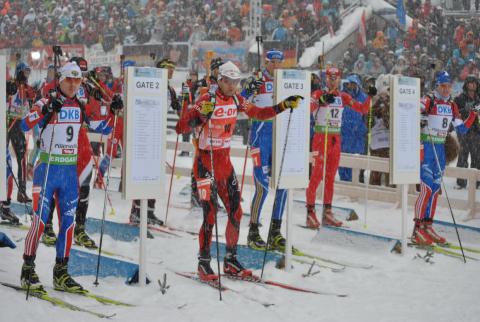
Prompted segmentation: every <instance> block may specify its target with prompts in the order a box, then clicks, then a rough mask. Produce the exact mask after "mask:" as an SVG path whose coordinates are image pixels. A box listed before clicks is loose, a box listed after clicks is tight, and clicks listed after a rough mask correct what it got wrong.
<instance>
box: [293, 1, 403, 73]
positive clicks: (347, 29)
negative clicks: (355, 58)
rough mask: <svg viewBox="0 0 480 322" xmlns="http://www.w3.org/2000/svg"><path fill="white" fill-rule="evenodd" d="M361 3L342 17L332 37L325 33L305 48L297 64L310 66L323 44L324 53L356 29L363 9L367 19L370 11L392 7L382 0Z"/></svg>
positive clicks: (320, 52)
mask: <svg viewBox="0 0 480 322" xmlns="http://www.w3.org/2000/svg"><path fill="white" fill-rule="evenodd" d="M363 3H364V4H365V6H361V7H358V8H356V9H355V10H353V11H352V12H351V13H350V14H349V15H347V16H346V17H345V18H344V19H343V21H342V26H341V27H340V29H339V30H337V31H336V33H335V35H334V36H333V37H332V36H330V34H327V35H325V36H323V37H322V38H321V39H320V41H317V42H316V43H315V44H314V45H313V46H312V47H309V48H307V49H305V51H304V52H303V54H302V57H300V59H299V61H298V64H299V66H300V67H302V68H307V67H309V66H311V65H312V64H314V63H315V62H316V60H317V57H318V56H319V55H321V54H322V48H323V46H325V53H327V52H328V51H329V50H330V49H332V48H334V47H335V46H336V45H337V44H339V43H340V42H342V41H343V40H344V39H345V38H346V37H348V36H349V35H350V34H352V33H353V32H355V31H357V30H358V26H359V25H360V21H361V18H362V13H363V11H365V14H366V18H367V20H368V19H369V18H370V16H371V15H372V11H373V12H374V11H378V10H381V9H394V7H393V6H392V5H391V4H389V3H387V2H386V1H383V0H367V1H363ZM411 22H412V19H411V18H410V17H409V16H407V25H410V24H411Z"/></svg>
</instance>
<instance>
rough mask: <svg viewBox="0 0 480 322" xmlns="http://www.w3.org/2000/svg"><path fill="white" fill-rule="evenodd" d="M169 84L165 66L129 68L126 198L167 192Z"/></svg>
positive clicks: (126, 111) (155, 195)
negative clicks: (166, 162) (166, 156)
mask: <svg viewBox="0 0 480 322" xmlns="http://www.w3.org/2000/svg"><path fill="white" fill-rule="evenodd" d="M167 87H168V77H167V70H166V69H158V68H150V67H128V68H127V69H126V84H125V88H126V108H125V113H124V115H125V117H124V122H125V123H124V127H125V131H124V138H123V139H124V142H125V149H124V157H123V167H122V171H123V177H124V179H125V180H124V181H123V198H124V199H151V198H159V197H160V196H161V194H162V193H163V192H164V187H165V182H166V181H165V168H164V167H165V151H166V133H167V132H166V121H167V109H168V104H167V93H168V89H167Z"/></svg>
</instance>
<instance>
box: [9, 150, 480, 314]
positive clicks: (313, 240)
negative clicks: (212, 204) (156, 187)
mask: <svg viewBox="0 0 480 322" xmlns="http://www.w3.org/2000/svg"><path fill="white" fill-rule="evenodd" d="M171 157H172V154H171V151H170V155H169V156H168V157H167V160H171ZM177 162H178V163H177V164H179V165H182V166H187V165H189V164H191V163H190V162H191V159H190V158H185V157H183V158H178V159H177ZM234 164H235V167H236V171H237V173H241V164H242V160H240V159H236V160H235V162H234ZM247 173H249V172H247ZM114 175H115V176H118V175H119V173H118V170H115V173H114ZM113 181H114V182H115V180H113ZM188 183H189V178H185V177H182V178H175V179H174V192H173V201H172V204H173V205H174V207H172V208H171V210H170V213H169V218H168V225H169V226H172V227H178V228H184V229H187V230H193V231H197V230H198V229H199V227H200V223H201V218H202V215H201V213H199V212H192V213H190V212H189V211H188V210H186V209H183V208H181V207H180V206H182V205H185V204H186V201H188V196H183V195H181V194H180V191H181V190H182V189H183V188H184V187H185V186H186V185H188ZM452 186H453V182H449V190H451V191H453V189H451V188H452ZM463 191H465V190H463ZM452 193H453V192H452ZM456 193H461V192H460V191H456ZM465 193H466V192H465ZM14 195H15V192H14ZM251 196H252V190H251V186H249V185H248V186H246V187H245V192H244V199H245V202H244V209H245V211H246V212H249V206H248V204H249V201H250V200H251ZM111 198H112V201H113V204H114V207H115V215H114V216H110V215H107V219H108V220H112V221H116V222H126V221H128V213H129V211H130V202H128V201H125V200H122V199H121V195H120V194H119V193H117V192H111ZM294 198H295V199H304V191H302V190H298V191H295V193H294ZM334 204H335V205H336V206H339V207H348V208H353V209H355V210H356V212H357V214H358V215H359V216H360V219H359V220H358V221H354V222H348V223H347V225H348V226H349V227H350V228H352V229H356V230H360V231H364V232H370V233H375V234H380V235H386V236H393V237H399V236H400V210H399V209H395V208H394V206H393V205H392V204H388V203H382V202H369V204H368V221H367V228H364V225H363V223H364V204H363V201H356V202H353V201H351V200H350V199H349V198H348V197H345V196H338V195H337V196H336V197H335V199H334ZM157 205H158V208H157V212H156V213H157V215H158V216H159V217H160V218H163V217H164V214H165V212H164V206H165V200H164V199H159V200H158V203H157ZM271 207H272V199H271V196H269V198H268V199H267V203H266V205H265V208H264V211H263V215H262V222H263V227H262V228H261V234H262V236H263V237H264V239H265V238H266V235H267V229H268V222H269V221H268V218H269V217H270V214H271ZM102 208H103V194H102V192H101V191H99V190H96V189H93V190H92V196H91V201H90V209H89V213H88V216H90V217H95V218H101V216H102V213H101V212H102ZM455 214H456V216H457V219H458V221H459V222H461V219H462V218H464V217H465V215H466V211H460V210H455ZM409 215H410V217H412V216H413V209H409ZM437 218H438V219H441V220H446V221H450V215H449V212H448V210H447V209H438V211H437ZM22 220H23V218H22ZM248 220H249V218H248V217H245V218H243V220H242V225H241V232H240V240H239V242H240V244H246V234H247V231H248V227H247V225H248ZM293 221H294V223H295V224H304V221H305V208H304V205H303V204H302V203H294V207H293ZM411 223H412V222H411V221H410V219H409V229H410V225H411ZM462 223H463V222H462ZM225 224H226V217H225V216H224V215H221V216H219V227H220V229H219V231H220V233H221V234H222V235H224V227H225ZM468 224H469V225H474V226H477V227H480V220H473V221H469V222H468ZM0 229H1V230H2V231H3V232H5V233H7V234H8V235H9V236H10V237H12V239H13V240H14V241H15V242H16V243H17V245H18V247H17V248H16V249H14V250H11V249H5V248H3V249H0V259H1V260H0V281H7V282H12V283H18V281H19V275H20V267H21V264H22V259H21V257H22V252H23V243H24V238H25V235H26V231H24V230H19V229H13V228H8V227H4V226H1V227H0ZM293 233H294V237H293V244H294V245H295V246H296V247H298V248H300V249H301V250H303V251H305V252H307V251H308V252H309V253H312V254H317V255H321V256H324V257H328V258H331V259H337V260H343V261H348V262H352V263H359V264H371V265H373V268H372V269H359V268H350V267H347V268H346V269H345V270H343V271H341V272H333V271H331V270H329V269H326V268H314V269H313V270H314V271H317V270H319V271H320V272H319V273H318V274H315V275H313V276H310V277H303V276H302V274H305V273H306V272H307V271H308V269H309V267H310V266H309V265H308V264H300V263H298V262H294V263H293V266H294V267H293V270H291V271H290V272H285V271H283V270H278V269H276V268H275V267H274V263H273V262H269V263H268V265H267V266H266V269H265V277H266V278H267V279H271V280H276V281H281V282H285V283H290V284H293V285H296V286H300V287H306V288H309V289H314V290H319V291H327V292H336V293H344V294H348V297H346V298H341V297H334V296H325V295H315V294H307V293H299V292H293V291H289V290H284V289H281V288H275V287H273V286H261V285H254V284H252V283H246V282H237V281H230V280H226V281H225V280H224V281H223V282H224V283H225V285H227V286H228V287H230V288H232V289H234V290H236V291H238V292H239V294H238V293H236V292H235V293H234V292H229V291H226V292H225V293H224V294H223V301H222V302H220V301H219V300H218V291H217V290H215V289H213V288H211V287H208V286H206V285H201V284H199V283H197V282H194V281H191V280H189V279H185V278H183V277H180V276H177V275H175V274H174V271H194V270H195V269H196V262H197V259H196V255H197V250H198V237H196V236H192V235H189V234H182V233H180V234H181V235H182V237H175V236H168V235H165V234H160V233H155V232H154V235H155V239H153V240H148V246H147V247H148V267H147V274H148V276H149V277H150V279H151V280H152V281H153V283H151V284H149V285H148V286H147V287H145V288H141V287H138V286H127V285H126V284H125V281H124V280H123V279H120V278H114V277H109V278H106V279H101V280H100V285H99V286H98V287H95V286H94V285H93V281H94V276H82V277H79V278H77V280H78V281H79V282H80V283H82V285H84V286H85V287H86V288H88V289H90V290H92V291H94V292H95V293H98V294H102V295H105V296H108V297H112V298H115V299H118V300H122V301H125V302H128V303H132V304H135V305H136V307H133V308H124V307H117V306H108V305H102V304H99V303H98V302H96V301H93V300H91V299H86V298H82V297H78V296H74V295H69V294H60V293H52V294H54V295H55V296H59V297H61V298H64V299H65V300H68V301H70V302H74V303H76V304H78V305H79V306H82V307H86V308H89V309H91V310H95V311H98V312H103V313H116V316H115V317H113V318H112V319H113V320H116V321H137V322H140V321H174V320H176V321H207V320H208V321H246V320H253V321H435V322H438V321H453V320H457V321H477V320H478V316H479V315H480V307H479V306H478V299H477V297H478V294H479V289H480V279H479V278H478V274H479V273H480V264H479V263H478V262H475V261H471V260H469V261H467V263H466V264H464V263H463V262H462V261H460V260H459V259H457V258H450V257H446V256H444V255H441V254H434V256H433V259H432V260H433V262H434V264H430V263H426V262H425V261H424V260H422V259H418V258H417V259H414V257H415V256H416V255H417V254H420V255H425V253H426V252H425V251H423V250H418V249H412V248H409V249H407V252H406V254H405V256H401V255H397V254H393V253H391V252H390V245H387V244H382V243H379V242H376V241H372V242H371V243H370V242H368V240H367V241H365V240H362V239H358V240H357V239H356V238H355V237H352V238H349V239H348V240H344V239H342V238H340V237H339V238H331V236H334V235H332V233H331V232H329V233H328V234H327V232H326V230H321V231H320V232H318V233H317V232H316V231H310V230H305V229H302V228H300V227H298V226H297V225H295V226H294V232H293ZM93 237H94V239H96V241H97V242H98V240H99V235H98V234H97V235H94V236H93ZM447 237H448V238H449V240H450V241H452V242H455V241H456V240H455V235H454V234H449V235H447ZM467 237H468V238H467ZM465 238H466V239H465V244H467V245H469V246H471V247H477V248H478V247H480V236H479V235H478V234H472V235H469V236H465ZM220 240H221V241H223V242H224V241H225V240H224V237H221V238H220ZM104 249H106V250H109V251H112V252H115V253H118V254H121V255H122V256H124V257H126V258H130V259H131V260H134V261H137V260H138V249H139V244H138V242H130V243H127V242H119V241H115V240H113V239H112V238H111V237H109V236H106V237H105V238H104ZM470 255H471V256H473V257H479V258H480V255H478V254H476V255H475V254H470ZM54 258H55V253H54V249H52V248H47V247H45V246H43V245H40V247H39V251H38V255H37V260H36V263H37V272H38V273H39V276H40V279H41V281H42V282H43V283H44V284H45V285H47V286H50V285H52V269H53V265H54ZM302 259H305V260H306V258H302ZM240 260H241V258H240ZM212 264H214V265H212V266H213V267H214V270H216V262H212ZM164 273H166V274H167V283H168V284H169V285H170V288H169V289H168V291H167V293H166V294H165V295H162V294H161V292H160V289H159V286H158V284H157V280H158V279H159V278H161V277H162V276H163V274H164ZM256 273H258V274H259V271H256ZM255 299H256V300H259V301H261V302H267V303H271V304H274V305H273V306H269V307H264V306H263V305H261V304H259V303H258V302H257V301H256V300H255ZM0 303H1V306H0V311H1V314H0V321H1V322H4V321H5V322H6V321H33V320H37V321H62V322H63V321H65V320H66V319H71V318H72V317H73V318H74V319H75V321H95V320H97V319H98V318H96V317H94V316H91V315H88V314H86V313H72V312H71V311H68V310H64V309H62V308H57V307H54V306H52V305H51V304H49V303H47V302H44V301H40V300H38V299H35V298H30V299H29V300H28V302H26V301H25V296H24V295H23V294H22V293H19V292H16V291H14V290H12V289H9V288H5V287H0Z"/></svg>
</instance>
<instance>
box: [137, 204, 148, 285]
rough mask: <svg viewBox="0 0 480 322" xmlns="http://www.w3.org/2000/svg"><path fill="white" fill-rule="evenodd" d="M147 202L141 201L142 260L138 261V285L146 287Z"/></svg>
mask: <svg viewBox="0 0 480 322" xmlns="http://www.w3.org/2000/svg"><path fill="white" fill-rule="evenodd" d="M147 208H148V206H147V200H145V199H142V200H140V258H139V260H138V266H139V271H138V285H140V286H142V287H143V286H145V285H146V283H145V279H146V271H147V270H146V264H147V260H146V259H147V215H148V214H147Z"/></svg>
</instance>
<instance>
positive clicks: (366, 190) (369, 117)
mask: <svg viewBox="0 0 480 322" xmlns="http://www.w3.org/2000/svg"><path fill="white" fill-rule="evenodd" d="M372 112H373V111H372V99H371V98H370V106H369V108H368V132H367V168H366V169H365V172H364V175H363V180H365V218H364V222H363V228H365V229H367V213H368V188H369V187H370V182H369V181H370V175H371V173H372V171H371V170H370V144H371V143H372ZM367 170H368V178H367Z"/></svg>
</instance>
